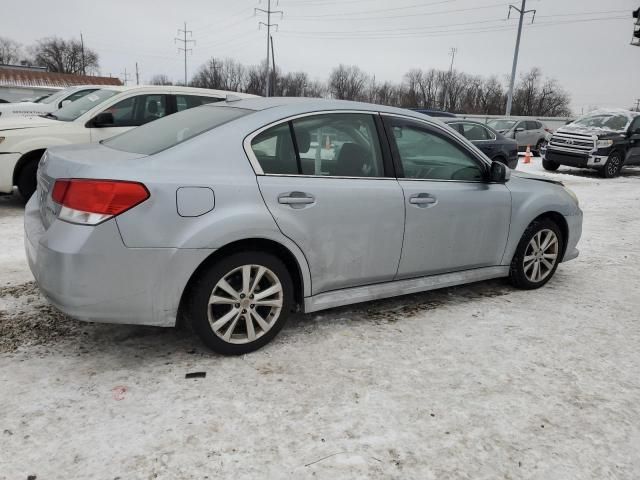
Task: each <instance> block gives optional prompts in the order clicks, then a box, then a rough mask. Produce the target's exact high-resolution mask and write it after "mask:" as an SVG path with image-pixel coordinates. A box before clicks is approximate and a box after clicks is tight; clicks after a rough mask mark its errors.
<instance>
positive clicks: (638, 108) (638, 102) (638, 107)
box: [636, 98, 640, 112]
mask: <svg viewBox="0 0 640 480" xmlns="http://www.w3.org/2000/svg"><path fill="white" fill-rule="evenodd" d="M636 112H640V98H638V99H637V100H636Z"/></svg>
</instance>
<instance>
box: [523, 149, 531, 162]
mask: <svg viewBox="0 0 640 480" xmlns="http://www.w3.org/2000/svg"><path fill="white" fill-rule="evenodd" d="M524 163H531V145H527V151H526V152H524Z"/></svg>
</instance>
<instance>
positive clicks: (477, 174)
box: [392, 119, 482, 181]
mask: <svg viewBox="0 0 640 480" xmlns="http://www.w3.org/2000/svg"><path fill="white" fill-rule="evenodd" d="M392 129H393V136H394V138H395V142H396V146H397V149H398V155H399V157H400V162H401V163H402V168H403V170H404V177H405V178H419V179H424V180H461V181H480V180H482V170H481V168H480V166H479V165H478V163H476V161H475V160H474V159H473V158H472V157H471V155H470V154H469V153H467V152H466V151H465V150H464V149H463V148H462V147H461V146H458V145H456V144H455V143H454V142H453V141H452V140H451V139H449V138H446V137H445V136H444V135H441V134H437V133H435V132H433V131H431V130H429V129H427V128H423V127H419V126H416V125H412V124H406V123H402V122H401V121H398V120H395V119H394V120H392Z"/></svg>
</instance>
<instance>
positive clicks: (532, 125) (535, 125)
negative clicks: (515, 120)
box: [526, 120, 540, 130]
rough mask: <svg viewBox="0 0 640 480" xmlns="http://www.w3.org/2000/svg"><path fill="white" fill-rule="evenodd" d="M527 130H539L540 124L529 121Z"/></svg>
mask: <svg viewBox="0 0 640 480" xmlns="http://www.w3.org/2000/svg"><path fill="white" fill-rule="evenodd" d="M526 128H527V130H538V129H539V128H540V125H539V124H538V122H534V121H531V120H529V121H528V122H527V127H526Z"/></svg>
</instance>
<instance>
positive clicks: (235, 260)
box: [186, 251, 294, 355]
mask: <svg viewBox="0 0 640 480" xmlns="http://www.w3.org/2000/svg"><path fill="white" fill-rule="evenodd" d="M244 265H256V266H262V267H266V268H267V269H268V270H269V271H270V272H271V273H273V274H274V275H275V277H277V280H278V281H279V282H280V285H281V287H282V290H281V291H282V295H281V300H282V306H281V308H280V311H279V313H278V315H277V317H276V319H275V320H273V323H272V324H271V327H270V328H269V329H268V330H266V331H265V332H263V333H260V334H259V336H257V338H256V339H255V340H253V341H248V340H247V341H246V342H245V343H232V342H230V341H227V340H225V339H223V338H222V337H221V336H219V335H218V334H216V333H215V332H214V330H213V327H212V323H210V321H209V313H210V312H211V314H212V315H214V314H215V311H214V309H215V308H224V307H225V306H224V305H217V306H211V305H210V304H209V298H210V297H211V296H212V294H213V293H214V288H216V286H217V285H218V282H220V281H221V280H222V279H223V278H225V277H226V278H229V277H228V276H227V275H228V274H229V273H230V272H232V271H234V270H235V269H238V268H240V267H242V266H244ZM251 271H252V272H254V271H255V269H252V270H251ZM238 275H241V273H239V274H238ZM232 280H233V279H232ZM264 281H266V280H264ZM258 288H259V285H258ZM256 291H259V290H256ZM242 301H245V302H248V301H249V300H248V296H246V297H243V300H242ZM293 306H294V300H293V282H292V280H291V275H290V274H289V271H288V270H287V267H286V266H285V265H284V263H283V262H282V261H281V260H280V259H279V258H278V257H276V256H274V255H271V254H268V253H262V252H255V251H246V252H238V253H234V254H232V255H230V256H228V257H226V258H223V259H221V260H219V261H217V262H216V263H214V264H213V265H211V266H210V267H209V268H207V269H206V270H205V271H203V272H202V273H201V274H200V275H199V277H198V278H197V279H196V280H195V281H194V282H193V284H192V286H191V290H190V292H188V298H187V303H186V315H187V319H189V320H190V321H191V325H192V326H193V329H194V331H195V332H196V333H197V334H198V336H199V337H200V338H201V340H202V341H203V342H204V343H205V344H206V345H207V346H208V347H209V348H211V350H213V351H215V352H217V353H220V354H222V355H242V354H245V353H249V352H253V351H254V350H257V349H259V348H261V347H263V346H264V345H266V344H267V343H269V342H270V341H271V340H272V339H273V338H274V337H275V336H276V335H277V334H278V332H279V331H280V330H281V329H282V327H283V326H284V324H285V322H286V320H287V317H288V316H289V314H290V312H291V310H292V309H293ZM227 307H228V308H229V310H228V311H227V313H228V312H229V311H230V310H231V309H233V308H236V307H238V308H239V309H240V310H237V311H238V312H240V311H241V312H242V313H238V314H237V318H238V320H235V319H234V320H231V321H229V322H228V323H229V324H230V325H229V328H231V327H234V328H235V329H234V330H233V332H232V333H235V332H236V330H239V332H240V335H242V334H243V332H242V330H244V333H245V334H246V336H247V338H250V337H249V336H248V331H249V328H248V327H249V325H248V323H251V324H252V325H253V327H252V328H256V327H257V328H256V332H258V330H259V326H258V324H256V323H254V321H253V317H252V316H251V315H250V312H248V310H249V306H248V305H241V304H240V303H238V304H235V305H233V306H232V305H228V306H227ZM259 308H270V307H258V306H257V305H256V306H255V308H254V306H253V305H252V306H251V309H252V310H254V311H257V310H258V309H259ZM244 309H246V310H244ZM271 311H273V309H271ZM245 312H247V314H246V315H244V313H245ZM259 313H261V314H263V313H264V311H261V312H259ZM219 316H220V317H221V316H224V313H221V314H219ZM247 317H248V318H249V319H250V320H247ZM267 317H268V316H267ZM234 318H235V317H234ZM218 320H219V318H218ZM267 320H268V318H267ZM234 322H235V323H234ZM220 330H222V328H220ZM260 331H262V330H260Z"/></svg>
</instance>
